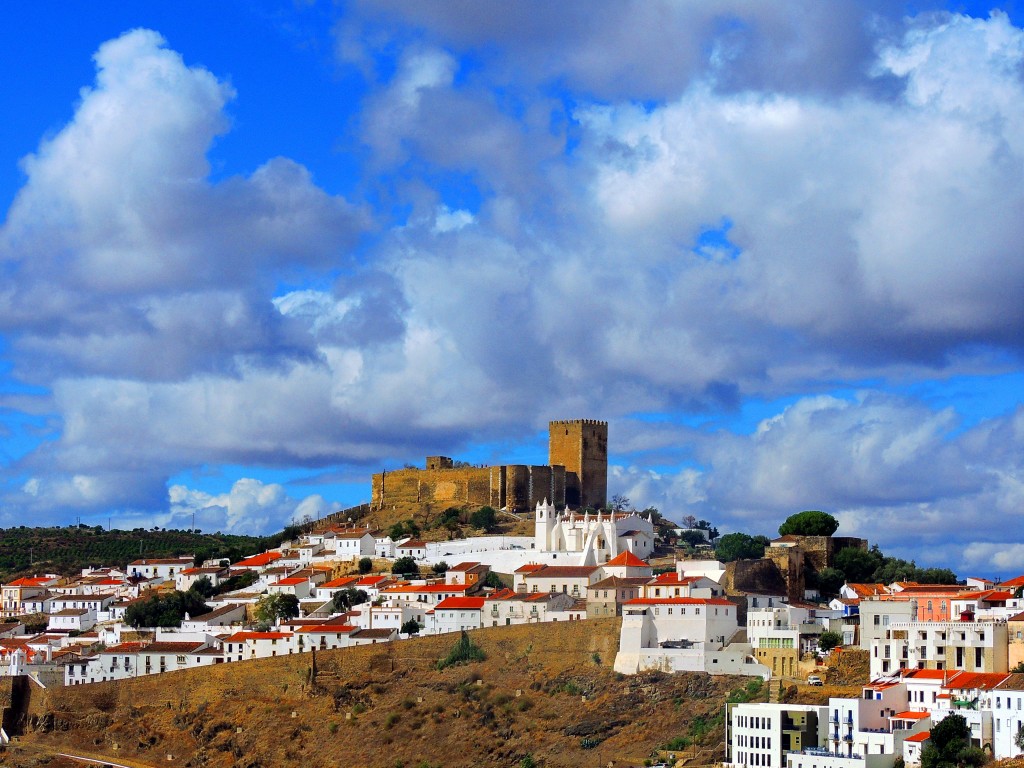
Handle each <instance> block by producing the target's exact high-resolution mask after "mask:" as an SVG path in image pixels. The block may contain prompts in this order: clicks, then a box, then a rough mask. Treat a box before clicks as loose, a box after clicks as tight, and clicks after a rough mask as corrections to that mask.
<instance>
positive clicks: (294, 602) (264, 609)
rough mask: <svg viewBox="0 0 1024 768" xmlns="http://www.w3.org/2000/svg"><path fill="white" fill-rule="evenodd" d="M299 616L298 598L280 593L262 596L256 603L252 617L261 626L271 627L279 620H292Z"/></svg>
mask: <svg viewBox="0 0 1024 768" xmlns="http://www.w3.org/2000/svg"><path fill="white" fill-rule="evenodd" d="M298 615H299V598H297V597H296V596H295V595H285V594H281V593H280V592H278V593H275V594H271V595H264V596H263V597H261V598H260V599H259V600H257V601H256V606H255V608H253V616H254V617H255V618H256V621H257V622H258V623H259V624H261V625H263V626H268V627H269V626H271V625H273V624H276V623H277V622H278V621H279V620H281V619H293V618H295V617H296V616H298Z"/></svg>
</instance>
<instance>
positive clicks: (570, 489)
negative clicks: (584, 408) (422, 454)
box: [370, 419, 608, 512]
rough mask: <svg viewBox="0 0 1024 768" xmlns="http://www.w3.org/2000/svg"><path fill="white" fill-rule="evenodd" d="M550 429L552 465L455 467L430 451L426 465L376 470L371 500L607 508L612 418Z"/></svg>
mask: <svg viewBox="0 0 1024 768" xmlns="http://www.w3.org/2000/svg"><path fill="white" fill-rule="evenodd" d="M549 433H550V434H549V437H550V445H549V456H550V458H551V461H550V463H549V464H544V465H533V466H527V465H524V464H501V465H495V466H491V467H456V466H454V462H453V461H452V459H450V458H448V457H447V456H428V457H427V460H426V468H425V469H415V468H407V469H398V470H394V471H392V472H380V473H378V474H375V475H373V478H372V481H371V486H370V488H371V494H370V495H371V500H370V505H371V507H372V508H373V509H387V508H393V507H397V506H399V505H401V506H405V505H410V504H413V505H415V504H438V505H450V506H460V505H480V506H483V505H489V506H491V507H494V508H495V509H508V510H510V511H512V512H527V511H530V510H532V509H533V508H535V507H536V506H537V504H539V503H540V502H542V501H545V500H547V501H549V502H551V503H552V504H554V505H555V506H556V507H559V508H564V507H566V506H568V507H572V508H579V507H581V506H592V507H594V508H600V507H603V506H604V505H605V503H606V501H607V498H606V497H607V495H608V423H607V422H604V421H593V420H590V419H584V420H577V421H553V422H551V424H550V425H549ZM567 462H571V463H567Z"/></svg>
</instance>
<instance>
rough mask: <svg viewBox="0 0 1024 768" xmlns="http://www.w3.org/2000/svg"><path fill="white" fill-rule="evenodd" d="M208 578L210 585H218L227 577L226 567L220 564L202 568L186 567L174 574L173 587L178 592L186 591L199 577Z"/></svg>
mask: <svg viewBox="0 0 1024 768" xmlns="http://www.w3.org/2000/svg"><path fill="white" fill-rule="evenodd" d="M203 577H206V578H207V579H209V580H210V585H211V586H214V587H216V586H219V585H220V583H221V582H222V581H225V580H227V578H228V569H227V568H222V567H220V566H209V567H202V568H186V569H185V570H183V571H180V572H178V573H177V574H176V575H175V576H174V588H175V589H176V590H178V591H179V592H188V591H189V589H191V588H192V585H193V584H195V583H196V582H197V581H199V580H200V579H201V578H203Z"/></svg>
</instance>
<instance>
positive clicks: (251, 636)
mask: <svg viewBox="0 0 1024 768" xmlns="http://www.w3.org/2000/svg"><path fill="white" fill-rule="evenodd" d="M291 636H292V634H291V632H235V634H233V635H230V636H229V637H228V638H227V639H226V640H225V641H224V642H226V643H244V642H245V641H246V640H282V639H284V638H286V637H291Z"/></svg>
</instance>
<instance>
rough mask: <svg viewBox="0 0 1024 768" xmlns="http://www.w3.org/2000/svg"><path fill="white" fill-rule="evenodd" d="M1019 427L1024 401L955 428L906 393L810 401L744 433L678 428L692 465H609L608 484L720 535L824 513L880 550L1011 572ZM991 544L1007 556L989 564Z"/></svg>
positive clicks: (1022, 482)
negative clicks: (666, 468) (705, 523)
mask: <svg viewBox="0 0 1024 768" xmlns="http://www.w3.org/2000/svg"><path fill="white" fill-rule="evenodd" d="M1022 427H1024V408H1018V409H1016V410H1015V411H1014V412H1013V413H1010V414H1007V415H1005V416H1003V417H999V418H993V419H989V420H986V421H984V422H982V423H981V424H979V425H977V426H975V427H972V428H971V429H968V430H963V431H962V430H961V425H960V423H959V419H957V418H956V416H955V415H954V414H953V413H952V412H951V411H949V410H948V409H944V410H939V411H935V410H931V409H929V408H928V407H926V406H924V405H922V404H921V403H918V402H915V401H913V400H909V399H907V398H904V397H895V396H891V395H882V394H879V393H861V394H860V395H858V396H856V397H854V398H850V399H843V398H836V397H825V396H820V397H810V398H803V399H800V400H798V401H797V402H795V403H794V404H793V405H790V406H788V407H786V408H785V409H784V410H782V411H781V412H780V413H778V414H776V415H774V416H772V417H770V418H766V419H764V420H762V421H761V422H760V423H759V424H758V426H757V428H756V429H755V430H754V431H753V432H752V433H750V434H736V433H733V432H729V431H725V430H720V431H713V432H702V431H700V430H693V429H682V430H680V435H681V436H682V437H683V438H684V439H685V440H686V441H687V443H688V445H687V446H686V448H687V450H689V451H690V452H691V453H692V454H693V455H695V456H696V457H697V459H696V463H695V464H694V466H689V467H686V468H684V469H682V470H680V471H672V472H654V471H651V470H643V469H638V468H635V467H616V468H614V470H613V472H612V475H611V478H610V480H609V483H610V485H611V486H612V488H615V487H620V488H624V489H625V490H624V492H625V493H626V495H628V496H629V497H630V498H631V499H632V500H633V502H634V503H637V504H638V505H640V506H646V505H648V504H654V505H655V506H657V507H659V508H660V509H662V510H663V511H664V512H665V513H666V515H667V516H668V517H669V518H670V519H671V518H673V517H682V516H684V515H686V514H694V515H696V516H698V517H703V518H707V519H709V520H711V521H713V522H714V523H715V524H716V525H718V526H719V527H720V528H721V529H722V530H723V531H732V530H741V531H747V532H751V533H764V534H766V535H769V536H772V535H774V534H775V532H776V530H777V527H778V525H779V524H780V523H781V522H782V521H783V520H784V519H785V518H786V517H788V516H789V515H790V514H792V513H794V512H798V511H800V510H802V509H824V510H826V511H828V512H830V513H831V514H834V515H835V516H836V517H837V518H838V519H839V521H840V534H842V535H848V536H860V537H863V538H867V539H869V540H870V541H871V542H872V543H877V544H879V545H880V546H881V547H882V549H883V550H884V551H885V552H886V553H888V554H896V555H899V556H902V557H906V558H908V559H910V558H914V557H917V559H918V560H919V562H940V563H946V564H952V565H954V566H955V567H957V568H959V569H966V570H974V571H978V570H983V571H984V572H985V573H989V574H991V573H992V566H996V567H997V568H1000V569H1004V570H1005V569H1010V570H1012V567H1013V566H1012V563H1013V562H1014V560H1013V558H1012V555H1011V554H1009V553H1014V552H1017V551H1018V550H1019V549H1020V547H1022V546H1024V514H1022V512H1021V510H1022V509H1024V506H1022V504H1024V462H1022V460H1021V457H1022V456H1024V428H1022ZM634 428H635V429H640V427H639V426H638V425H634ZM676 458H677V460H678V458H679V457H678V456H677V457H676ZM965 521H973V524H972V525H971V526H970V528H969V529H965ZM997 551H999V552H1005V553H1008V554H1006V555H1000V556H999V558H998V559H996V560H986V558H987V557H988V556H989V555H993V554H994V553H995V552H997ZM922 555H924V557H922ZM928 557H931V558H934V559H933V560H931V561H929V560H927V559H926V558H928Z"/></svg>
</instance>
